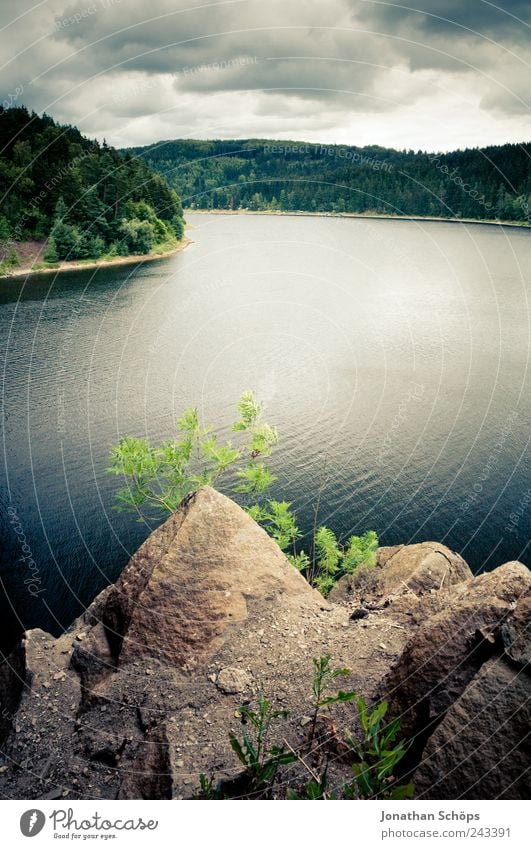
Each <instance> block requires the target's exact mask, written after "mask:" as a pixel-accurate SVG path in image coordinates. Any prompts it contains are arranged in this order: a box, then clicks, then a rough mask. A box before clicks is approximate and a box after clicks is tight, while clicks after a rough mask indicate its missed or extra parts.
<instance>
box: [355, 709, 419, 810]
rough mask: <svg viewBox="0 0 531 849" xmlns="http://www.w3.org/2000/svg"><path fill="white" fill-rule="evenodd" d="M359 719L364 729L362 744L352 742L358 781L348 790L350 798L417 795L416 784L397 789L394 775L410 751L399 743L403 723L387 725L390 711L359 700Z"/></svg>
mask: <svg viewBox="0 0 531 849" xmlns="http://www.w3.org/2000/svg"><path fill="white" fill-rule="evenodd" d="M357 707H358V718H359V722H360V726H361V730H362V738H361V741H359V740H357V739H356V738H355V737H353V736H351V737H350V738H349V743H350V745H351V746H352V748H353V750H354V751H355V753H356V755H357V756H358V761H357V762H356V763H354V764H353V766H352V771H353V773H354V776H355V777H354V781H353V782H352V783H351V784H350V785H348V786H347V787H346V788H345V795H346V796H347V798H360V797H363V798H365V799H373V798H379V799H383V798H387V799H406V798H409V797H411V796H412V795H413V791H414V787H413V784H403V785H398V786H395V781H394V772H395V768H396V766H397V765H398V764H399V763H400V761H401V760H402V758H403V757H404V755H405V754H406V751H407V746H406V744H405V742H404V741H403V740H399V741H397V737H398V734H399V732H400V720H399V719H395V720H394V721H393V722H390V723H389V724H387V725H384V719H385V716H386V714H387V711H388V709H389V705H388V703H387V702H380V703H379V704H377V705H376V706H375V707H374V708H372V710H369V709H368V708H367V705H366V703H365V700H364V699H363V698H362V697H361V696H359V697H358V699H357Z"/></svg>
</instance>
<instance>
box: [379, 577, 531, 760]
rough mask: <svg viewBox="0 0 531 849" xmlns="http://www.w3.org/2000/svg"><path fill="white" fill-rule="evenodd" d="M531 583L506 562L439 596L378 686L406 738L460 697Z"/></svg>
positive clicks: (419, 731) (493, 649) (423, 729)
mask: <svg viewBox="0 0 531 849" xmlns="http://www.w3.org/2000/svg"><path fill="white" fill-rule="evenodd" d="M530 586H531V573H530V572H529V570H528V569H527V567H526V566H524V565H523V564H521V563H506V564H504V565H503V566H500V567H498V568H497V569H495V570H494V571H492V572H490V573H488V574H485V575H480V576H479V577H477V578H472V579H471V580H469V581H465V582H464V583H460V584H457V585H456V586H455V587H451V588H450V589H448V590H447V591H446V592H445V593H443V594H441V598H440V606H441V609H440V610H439V611H438V612H437V613H435V614H434V615H432V616H430V617H429V618H428V619H427V620H426V621H425V622H424V623H423V624H422V625H420V627H419V628H418V629H417V630H416V631H415V632H414V633H413V634H412V636H410V638H409V640H408V642H407V643H406V646H405V648H404V651H403V652H402V655H401V657H400V660H399V661H398V663H397V664H396V665H395V667H394V668H393V669H392V670H391V672H390V674H389V675H388V676H387V678H386V680H385V681H384V682H383V686H382V693H383V695H384V696H385V697H386V698H388V700H389V702H390V708H391V714H392V715H395V716H400V717H401V723H402V731H403V733H405V735H406V736H408V737H413V736H415V737H419V738H420V739H422V737H423V735H426V734H427V733H429V731H430V729H431V728H432V727H433V725H434V724H436V723H437V722H438V721H439V720H440V719H441V718H442V716H443V715H444V713H445V712H446V711H447V710H448V708H449V707H450V706H451V705H452V704H453V702H455V701H456V699H458V698H459V696H460V695H461V694H462V692H463V691H464V689H465V688H466V686H467V685H468V684H469V683H470V681H471V680H472V678H473V677H474V676H475V674H476V673H477V672H478V670H479V669H480V667H481V666H482V664H483V663H484V662H485V661H486V660H487V659H488V658H489V657H491V656H492V655H493V654H495V653H496V651H497V641H498V640H499V639H501V637H500V630H501V627H502V624H503V623H504V622H505V621H506V619H507V617H508V616H509V615H510V614H511V613H512V610H513V606H514V604H515V602H516V601H517V599H519V598H520V596H521V595H522V593H523V592H525V591H526V590H529V588H530ZM418 742H419V740H417V743H418Z"/></svg>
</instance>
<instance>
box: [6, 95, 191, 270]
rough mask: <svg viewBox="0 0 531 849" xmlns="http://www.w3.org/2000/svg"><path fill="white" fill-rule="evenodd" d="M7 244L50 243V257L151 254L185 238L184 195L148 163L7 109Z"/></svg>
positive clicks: (12, 249) (10, 247)
mask: <svg viewBox="0 0 531 849" xmlns="http://www.w3.org/2000/svg"><path fill="white" fill-rule="evenodd" d="M0 198H1V201H0V244H1V246H2V254H3V256H2V257H0V259H3V261H4V264H8V265H9V264H13V265H16V264H17V261H18V260H17V245H18V244H20V243H21V242H25V241H30V240H35V241H45V240H46V243H47V246H46V251H45V254H44V259H45V260H46V261H48V262H49V263H53V262H57V261H59V260H64V259H84V258H99V257H101V256H104V255H106V256H115V255H120V256H127V255H129V254H147V253H149V252H150V251H151V250H152V249H153V248H154V247H156V246H160V245H168V246H169V245H171V244H174V243H176V241H177V240H178V239H180V238H181V237H182V235H183V231H184V222H183V217H182V207H181V202H180V200H179V197H178V195H177V194H176V192H175V191H174V190H173V189H171V188H170V187H169V186H168V185H167V183H166V181H165V180H164V178H163V177H161V176H160V175H159V174H157V173H154V172H153V171H152V170H151V169H150V168H149V166H148V165H147V164H146V162H145V161H144V160H143V159H141V158H137V157H134V156H132V155H130V154H127V153H126V154H125V155H124V154H121V153H119V152H118V151H117V150H115V149H114V148H112V147H110V146H109V145H107V144H106V143H105V142H103V143H102V144H100V143H99V142H97V141H92V140H89V139H87V138H85V137H84V136H83V135H82V134H81V133H80V132H79V130H78V129H76V128H75V127H71V126H61V125H59V124H57V123H56V122H55V121H54V120H53V119H52V118H51V117H49V116H48V115H43V116H42V117H40V116H39V115H37V114H36V113H34V112H33V113H29V112H28V110H27V109H26V108H25V107H13V108H9V109H2V108H0Z"/></svg>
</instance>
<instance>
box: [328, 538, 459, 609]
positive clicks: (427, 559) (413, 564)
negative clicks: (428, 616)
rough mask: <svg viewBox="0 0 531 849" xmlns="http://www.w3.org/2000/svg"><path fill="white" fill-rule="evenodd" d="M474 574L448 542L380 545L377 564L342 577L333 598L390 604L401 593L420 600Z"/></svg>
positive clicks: (331, 596)
mask: <svg viewBox="0 0 531 849" xmlns="http://www.w3.org/2000/svg"><path fill="white" fill-rule="evenodd" d="M471 577H472V572H471V571H470V569H469V567H468V565H467V564H466V563H465V561H464V560H463V558H462V557H461V556H460V555H459V554H456V553H455V552H453V551H451V550H450V549H449V548H447V547H446V546H445V545H440V544H439V543H436V542H421V543H417V544H415V545H395V546H387V547H382V548H379V549H378V551H377V555H376V565H375V566H369V567H361V568H359V569H357V570H356V571H355V572H354V573H353V574H352V575H345V576H344V577H343V578H341V579H340V580H339V581H338V583H337V584H336V586H335V587H334V589H333V590H332V592H331V593H330V600H331V601H333V602H336V603H342V602H343V603H344V602H347V603H348V602H350V601H355V602H356V603H359V604H362V605H364V604H379V605H383V604H388V603H389V602H391V601H393V600H394V599H396V598H398V597H401V596H405V595H407V596H411V597H412V599H413V600H414V599H417V598H419V597H420V596H423V595H425V594H426V593H429V592H431V591H432V590H441V589H445V588H447V587H450V586H452V585H453V584H458V583H461V582H462V581H466V580H467V579H469V578H471Z"/></svg>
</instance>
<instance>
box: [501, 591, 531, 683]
mask: <svg viewBox="0 0 531 849" xmlns="http://www.w3.org/2000/svg"><path fill="white" fill-rule="evenodd" d="M501 633H502V639H503V645H504V647H505V653H506V655H507V657H509V658H510V660H512V661H514V662H515V663H518V664H521V665H522V666H524V665H526V664H528V663H531V597H530V596H529V595H527V596H522V598H520V599H519V600H518V602H517V603H516V607H515V609H514V610H513V612H512V614H511V615H510V616H508V617H507V619H506V621H505V622H504V623H503V625H502V631H501Z"/></svg>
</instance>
